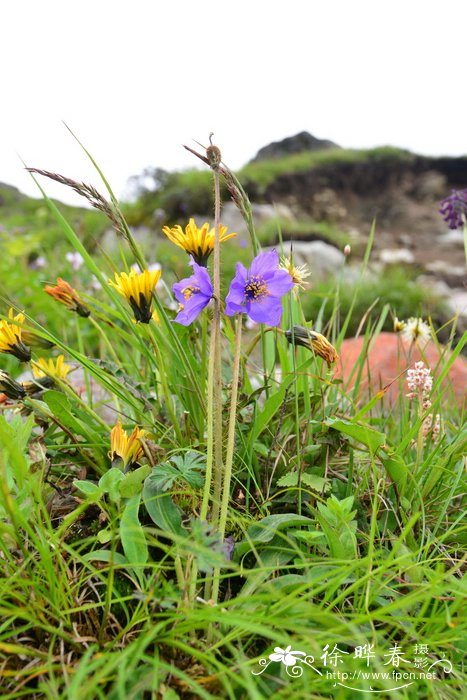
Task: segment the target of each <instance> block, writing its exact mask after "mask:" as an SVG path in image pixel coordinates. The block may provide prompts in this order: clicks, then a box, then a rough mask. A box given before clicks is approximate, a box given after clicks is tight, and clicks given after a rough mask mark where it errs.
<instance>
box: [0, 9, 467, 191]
mask: <svg viewBox="0 0 467 700" xmlns="http://www.w3.org/2000/svg"><path fill="white" fill-rule="evenodd" d="M466 27H467V3H466V2H465V0H444V2H441V1H440V0H391V2H389V0H386V1H385V2H383V1H381V0H380V1H378V0H318V1H316V0H281V1H280V2H278V1H277V0H230V2H222V0H216V1H215V0H197V1H196V2H195V1H194V0H160V1H159V0H152V1H151V0H78V1H77V2H71V1H70V0H68V1H67V0H40V1H39V0H9V1H5V2H3V3H2V4H1V8H0V66H1V72H0V75H1V79H0V94H1V96H2V104H1V108H0V182H6V183H9V184H13V185H15V186H17V187H19V188H20V189H21V190H22V191H23V192H26V193H28V194H31V195H33V196H37V189H36V187H35V185H34V183H33V182H32V180H31V179H30V176H29V175H27V174H26V173H24V171H23V166H22V163H21V161H20V159H19V156H20V157H21V158H22V159H23V160H24V161H25V162H26V164H27V165H31V166H34V167H39V168H43V169H46V170H55V171H56V172H59V173H62V174H64V175H67V176H69V177H71V178H74V179H77V180H79V179H84V180H85V181H86V182H90V183H93V184H98V183H99V180H98V178H97V176H96V175H95V173H94V171H93V170H92V168H91V167H90V166H89V165H88V162H87V159H86V156H85V154H84V153H83V152H82V151H81V150H80V148H79V146H78V145H77V144H76V142H75V141H74V140H73V138H72V137H71V136H70V134H69V133H68V131H67V130H66V128H65V127H64V126H63V124H62V120H63V121H65V122H66V123H67V124H68V125H69V126H70V128H71V129H72V130H73V131H74V132H75V133H76V134H77V136H78V137H79V138H80V140H81V141H82V142H83V143H84V145H85V146H86V147H87V148H88V150H90V151H91V153H92V154H93V156H94V157H95V158H96V160H97V161H98V163H99V164H100V166H101V167H102V169H103V171H104V173H105V174H106V176H107V178H108V179H109V180H110V183H111V184H112V186H113V188H114V190H115V192H116V194H117V195H121V194H122V192H123V190H124V188H125V184H126V181H127V179H128V178H129V177H130V176H131V175H134V174H138V173H139V172H141V170H142V169H143V168H144V167H145V166H148V165H153V166H158V167H162V168H165V169H168V170H173V169H180V168H186V167H192V166H195V165H196V166H197V163H196V159H194V157H193V156H191V155H190V154H189V153H188V152H186V151H185V150H184V149H183V148H182V146H181V144H183V143H186V144H188V145H192V146H193V145H194V144H193V141H192V139H196V140H198V141H201V142H203V143H205V142H206V141H207V139H208V134H209V132H210V131H214V133H215V138H214V141H215V143H217V145H219V146H220V147H221V149H222V154H223V159H224V161H225V162H226V163H227V164H228V165H229V166H230V167H231V168H234V169H235V168H238V167H240V166H242V165H243V164H245V163H246V162H247V161H248V160H249V159H250V158H252V157H253V156H254V155H255V153H256V152H257V151H258V150H259V148H261V147H262V146H264V145H266V144H267V143H269V142H270V141H275V140H280V139H282V138H284V137H286V136H290V135H293V134H295V133H297V132H298V131H302V130H306V131H309V132H310V133H312V134H313V135H315V136H317V137H319V138H329V139H331V140H333V141H336V142H337V143H338V144H340V145H342V146H346V147H349V148H367V147H372V146H378V145H383V144H391V145H395V146H400V147H403V148H408V149H410V150H412V151H415V152H419V153H424V154H429V155H437V154H446V155H454V156H456V155H462V154H465V153H466V152H467V145H466V135H467V109H466V108H467V100H466V97H465V95H466V91H465V68H466V55H467V54H466V50H465V40H464V36H465V29H466ZM18 154H19V155H18ZM44 184H45V185H46V188H47V192H48V193H49V194H50V195H51V196H55V197H57V198H59V199H62V200H63V201H68V202H77V201H78V200H77V198H75V196H74V195H73V194H71V193H69V192H68V191H67V189H66V188H64V187H62V186H60V185H55V184H53V183H49V182H47V181H44ZM99 186H100V185H99ZM79 201H80V202H81V201H82V200H79Z"/></svg>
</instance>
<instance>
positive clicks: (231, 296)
mask: <svg viewBox="0 0 467 700" xmlns="http://www.w3.org/2000/svg"><path fill="white" fill-rule="evenodd" d="M293 286H294V282H293V280H292V277H291V276H290V275H289V273H288V272H286V271H285V270H281V269H279V255H278V254H277V252H276V251H275V250H270V251H268V252H266V253H260V254H259V255H257V256H256V258H254V260H253V262H252V263H251V266H250V269H249V270H247V269H246V268H245V266H244V265H242V263H237V267H236V271H235V277H234V278H233V280H232V282H231V284H230V289H229V293H228V294H227V297H226V300H225V301H226V308H225V313H226V315H227V316H233V315H234V314H236V313H246V314H248V316H249V317H250V318H251V319H252V320H253V321H256V322H257V323H266V324H267V325H268V326H278V325H279V323H280V321H281V316H282V302H281V298H282V297H283V296H284V294H287V292H289V291H290V290H291V289H292V287H293Z"/></svg>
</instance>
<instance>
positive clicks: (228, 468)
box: [211, 314, 242, 603]
mask: <svg viewBox="0 0 467 700" xmlns="http://www.w3.org/2000/svg"><path fill="white" fill-rule="evenodd" d="M241 348H242V317H241V315H240V314H239V315H238V316H237V332H236V336H235V356H234V362H233V368H232V389H231V394H230V415H229V432H228V437H227V452H226V456H225V470H224V490H223V492H222V501H221V511H220V517H219V538H220V540H221V542H223V540H224V537H225V528H226V523H227V512H228V508H229V500H230V482H231V481H232V464H233V455H234V449H235V424H236V421H237V397H238V380H239V377H240V357H241ZM219 575H220V571H219V569H216V570H215V571H214V577H213V584H212V593H211V598H212V600H213V601H214V603H217V598H218V595H219V583H220V580H219Z"/></svg>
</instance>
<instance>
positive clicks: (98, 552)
mask: <svg viewBox="0 0 467 700" xmlns="http://www.w3.org/2000/svg"><path fill="white" fill-rule="evenodd" d="M83 559H85V560H86V561H105V562H107V563H110V562H112V563H113V564H118V565H119V566H126V565H128V559H127V558H126V557H124V556H123V554H119V553H118V552H111V551H110V550H109V549H95V550H94V551H93V552H86V554H83Z"/></svg>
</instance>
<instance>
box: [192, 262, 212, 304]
mask: <svg viewBox="0 0 467 700" xmlns="http://www.w3.org/2000/svg"><path fill="white" fill-rule="evenodd" d="M190 264H191V265H192V266H193V270H194V271H195V274H194V275H193V278H195V279H196V281H197V285H198V287H199V288H200V290H201V292H202V293H203V294H209V295H210V296H212V284H211V278H210V277H209V272H208V271H207V269H206V268H205V267H203V266H202V265H198V263H196V262H195V261H194V260H193V262H192V263H190Z"/></svg>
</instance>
